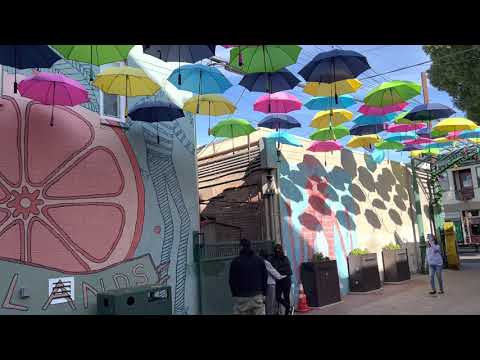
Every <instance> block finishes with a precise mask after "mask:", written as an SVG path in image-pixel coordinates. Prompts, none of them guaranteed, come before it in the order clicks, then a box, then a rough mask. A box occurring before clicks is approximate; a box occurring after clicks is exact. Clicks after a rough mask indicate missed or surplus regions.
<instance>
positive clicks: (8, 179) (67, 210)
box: [0, 96, 145, 273]
mask: <svg viewBox="0 0 480 360" xmlns="http://www.w3.org/2000/svg"><path fill="white" fill-rule="evenodd" d="M50 114H51V107H50V106H45V105H41V104H39V103H36V102H31V101H28V100H27V99H24V98H20V97H15V98H13V97H9V96H4V97H2V98H0V119H1V122H0V144H2V151H1V152H0V257H1V258H7V259H11V260H15V261H21V262H24V263H27V264H36V265H41V266H44V267H48V268H52V269H56V270H60V271H63V272H68V273H85V272H89V271H96V270H99V269H102V268H104V267H106V266H110V265H112V264H115V263H118V262H121V261H123V260H126V259H128V258H130V257H132V256H133V254H134V252H135V249H136V247H137V245H138V242H139V241H140V237H141V232H142V227H143V219H144V210H145V209H144V189H143V182H142V178H141V175H140V170H139V168H138V164H137V161H136V159H135V155H134V153H133V151H132V149H131V147H130V144H129V143H128V140H127V138H126V136H125V134H124V133H123V132H122V131H121V130H120V129H116V128H113V127H108V126H102V125H100V119H99V116H98V115H97V114H95V113H93V112H90V111H89V110H86V109H84V108H81V107H75V110H73V109H69V108H66V107H56V108H55V125H54V126H53V127H51V126H50V125H49V119H50Z"/></svg>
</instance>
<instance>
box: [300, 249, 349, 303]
mask: <svg viewBox="0 0 480 360" xmlns="http://www.w3.org/2000/svg"><path fill="white" fill-rule="evenodd" d="M300 278H301V281H302V284H303V288H304V290H305V295H306V296H307V303H308V306H311V307H321V306H325V305H329V304H333V303H336V302H339V301H340V300H341V297H340V281H339V278H338V270H337V262H336V261H335V260H330V259H329V258H328V257H324V256H323V254H322V253H316V254H314V255H313V257H312V261H310V262H305V263H302V265H301V267H300Z"/></svg>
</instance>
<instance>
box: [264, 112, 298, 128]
mask: <svg viewBox="0 0 480 360" xmlns="http://www.w3.org/2000/svg"><path fill="white" fill-rule="evenodd" d="M258 126H259V127H264V128H269V129H276V130H277V131H278V129H293V128H296V127H301V126H302V125H301V124H300V123H299V122H298V121H297V120H296V119H295V118H294V117H293V116H290V115H286V114H271V115H268V116H265V117H264V118H263V119H262V120H261V121H260V122H259V123H258Z"/></svg>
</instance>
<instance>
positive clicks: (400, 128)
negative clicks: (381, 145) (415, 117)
mask: <svg viewBox="0 0 480 360" xmlns="http://www.w3.org/2000/svg"><path fill="white" fill-rule="evenodd" d="M426 126H427V125H426V124H423V123H414V124H411V125H409V124H398V125H387V132H390V133H402V132H408V131H415V130H420V129H423V128H425V127H426Z"/></svg>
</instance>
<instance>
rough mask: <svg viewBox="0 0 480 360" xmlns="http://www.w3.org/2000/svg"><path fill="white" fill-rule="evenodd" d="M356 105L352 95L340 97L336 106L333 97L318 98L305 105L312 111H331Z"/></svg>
mask: <svg viewBox="0 0 480 360" xmlns="http://www.w3.org/2000/svg"><path fill="white" fill-rule="evenodd" d="M354 104H355V100H354V99H353V97H352V96H350V95H342V96H339V97H338V103H337V104H335V98H333V97H331V96H317V97H313V98H311V99H310V100H308V101H307V102H306V103H305V104H304V105H305V107H306V108H307V109H310V110H329V109H332V108H348V107H350V106H352V105H354Z"/></svg>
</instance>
